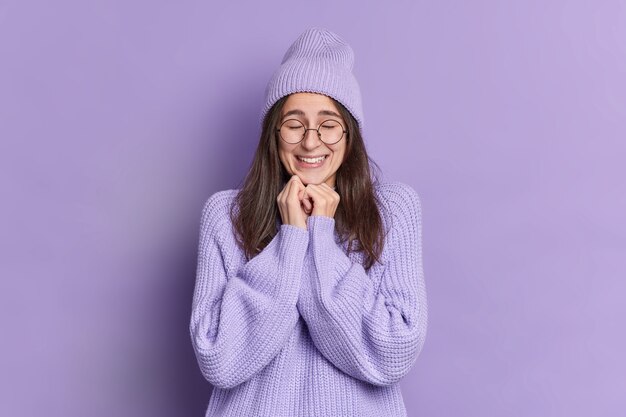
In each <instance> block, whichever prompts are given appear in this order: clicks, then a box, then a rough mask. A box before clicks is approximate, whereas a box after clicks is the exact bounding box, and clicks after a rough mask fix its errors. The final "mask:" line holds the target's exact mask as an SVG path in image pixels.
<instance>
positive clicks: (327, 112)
mask: <svg viewBox="0 0 626 417" xmlns="http://www.w3.org/2000/svg"><path fill="white" fill-rule="evenodd" d="M292 114H295V115H297V116H304V115H305V114H304V112H303V111H302V110H300V109H294V110H289V111H288V112H287V113H285V114H283V117H282V118H283V119H284V118H285V117H287V116H291V115H292ZM317 115H318V116H335V117H339V118H340V119H341V115H339V114H337V113H335V112H334V111H332V110H320V111H319V112H317Z"/></svg>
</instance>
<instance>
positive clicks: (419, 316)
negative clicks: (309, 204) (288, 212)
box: [190, 182, 428, 417]
mask: <svg viewBox="0 0 626 417" xmlns="http://www.w3.org/2000/svg"><path fill="white" fill-rule="evenodd" d="M237 191H238V190H223V191H218V192H216V193H214V194H213V195H212V196H210V197H209V199H208V200H207V202H206V203H205V205H204V208H203V211H202V217H201V228H200V242H199V248H198V269H197V275H196V285H195V289H194V295H193V303H192V313H191V322H190V333H191V340H192V344H193V347H194V351H195V353H196V358H197V360H198V364H199V366H200V370H201V372H202V374H203V375H204V377H205V378H206V379H207V381H209V382H210V383H211V384H212V385H213V386H214V389H213V393H212V395H211V398H210V400H209V404H208V407H207V410H206V417H209V416H237V417H242V416H261V417H280V416H289V417H296V416H333V417H335V416H359V417H362V416H372V417H379V416H388V417H395V416H406V410H405V407H404V402H403V398H402V393H401V391H400V387H399V384H398V382H399V381H400V380H401V378H402V377H403V376H404V375H406V374H407V372H408V371H409V370H410V369H411V367H412V366H413V364H414V363H415V361H416V359H417V357H418V355H419V353H420V352H421V349H422V347H423V345H424V340H425V337H426V329H427V322H428V312H427V311H428V310H427V301H426V287H425V282H424V274H423V267H422V243H421V242H422V224H421V219H422V212H421V202H420V198H419V196H418V194H417V193H416V192H415V190H413V188H411V187H410V186H409V185H407V184H404V183H401V182H384V183H380V184H378V185H377V186H376V188H375V192H376V195H377V197H378V199H379V201H380V205H379V208H380V211H381V215H382V217H383V227H384V230H385V231H386V232H388V233H387V235H386V238H385V247H384V250H383V254H382V259H381V261H382V264H379V263H375V264H374V266H373V267H372V268H371V269H370V270H369V271H367V272H366V271H365V269H364V268H363V266H362V265H363V264H364V255H363V254H362V253H360V252H357V253H350V254H349V255H347V254H346V252H347V250H346V249H347V242H346V243H344V244H341V243H340V241H339V235H338V234H337V232H336V230H335V220H334V219H333V218H331V217H327V216H310V217H309V218H308V219H307V229H306V230H305V229H302V228H299V227H296V226H292V225H286V224H282V225H280V228H279V231H278V233H277V234H276V236H274V238H273V239H272V241H271V242H270V243H269V244H268V245H267V246H266V247H265V248H264V249H263V251H261V252H260V253H259V254H258V255H256V256H255V257H254V258H252V259H251V260H249V261H248V262H246V261H245V258H244V256H243V252H242V251H241V250H240V249H239V247H238V246H237V244H236V242H235V236H234V233H233V230H232V225H231V223H230V220H229V216H228V211H229V209H230V205H231V203H232V201H233V198H234V197H235V195H236V193H237Z"/></svg>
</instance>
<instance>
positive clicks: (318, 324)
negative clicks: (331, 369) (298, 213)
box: [297, 183, 427, 385]
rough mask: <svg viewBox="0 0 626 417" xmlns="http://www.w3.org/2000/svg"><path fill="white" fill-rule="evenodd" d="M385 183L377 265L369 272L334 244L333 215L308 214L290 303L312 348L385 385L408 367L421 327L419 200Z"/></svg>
mask: <svg viewBox="0 0 626 417" xmlns="http://www.w3.org/2000/svg"><path fill="white" fill-rule="evenodd" d="M391 187H393V188H392V189H390V191H389V192H388V193H387V195H386V196H385V197H384V198H385V199H387V204H388V205H389V212H387V213H383V214H385V215H386V216H387V219H388V220H389V221H391V223H392V230H391V232H390V234H389V235H388V236H387V239H386V242H385V249H384V250H383V254H382V262H383V263H384V265H382V266H380V265H376V264H375V266H373V267H372V268H370V271H369V274H368V273H366V271H365V270H364V269H363V267H362V265H361V264H359V263H353V262H352V261H351V260H350V258H349V257H348V256H347V255H346V254H345V253H344V252H343V250H342V248H341V247H340V246H339V245H338V244H337V243H336V242H335V240H334V235H333V233H334V227H335V220H334V218H331V217H327V216H311V217H309V218H308V220H307V226H308V229H309V242H310V246H309V253H310V255H311V257H312V260H311V261H310V262H311V263H312V268H310V269H311V276H310V277H307V278H306V279H305V280H304V282H303V284H302V288H301V292H300V297H299V299H298V303H297V307H298V309H299V310H300V314H301V315H302V317H303V318H304V319H305V321H306V323H307V326H308V328H309V332H310V334H311V338H312V339H313V341H314V343H315V345H316V346H317V348H318V349H319V350H320V352H321V353H322V354H323V355H324V356H325V357H326V358H327V359H328V360H329V361H330V362H332V363H333V364H334V365H335V366H337V367H338V368H339V369H341V370H342V371H343V372H345V373H347V374H349V375H350V376H352V377H354V378H357V379H360V380H363V381H366V382H369V383H371V384H374V385H390V384H393V383H395V382H397V381H399V380H400V379H401V378H402V377H403V376H404V375H405V374H406V373H407V372H408V371H409V370H410V368H411V367H412V366H413V363H414V362H415V360H416V359H417V356H418V355H419V353H420V351H421V349H422V346H423V344H424V339H425V337H426V327H427V303H426V288H425V283H424V276H423V268H422V254H421V250H422V245H421V239H422V226H421V203H420V199H419V196H418V194H417V193H416V192H415V191H414V190H413V189H412V188H411V187H409V186H407V185H404V184H403V183H395V184H394V185H393V186H391ZM375 282H380V285H375Z"/></svg>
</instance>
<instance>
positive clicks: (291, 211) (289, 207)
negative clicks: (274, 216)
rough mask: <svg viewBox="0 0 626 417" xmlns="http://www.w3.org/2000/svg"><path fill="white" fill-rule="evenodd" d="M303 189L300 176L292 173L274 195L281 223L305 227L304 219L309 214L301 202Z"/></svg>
mask: <svg viewBox="0 0 626 417" xmlns="http://www.w3.org/2000/svg"><path fill="white" fill-rule="evenodd" d="M304 190H305V186H304V184H303V183H302V181H301V180H300V177H298V176H297V175H293V176H292V177H291V178H290V179H289V181H288V182H287V184H285V186H284V187H283V189H282V191H281V192H280V193H279V194H278V196H277V197H276V203H277V204H278V210H279V211H280V217H281V218H282V221H283V224H290V225H293V226H297V227H301V228H303V229H306V219H308V217H309V214H308V213H307V212H306V211H305V208H304V207H303V203H302V200H303V196H304ZM308 204H309V206H310V204H311V203H310V202H308ZM309 213H310V210H309Z"/></svg>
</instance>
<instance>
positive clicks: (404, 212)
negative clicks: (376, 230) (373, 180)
mask: <svg viewBox="0 0 626 417" xmlns="http://www.w3.org/2000/svg"><path fill="white" fill-rule="evenodd" d="M374 189H375V193H376V197H377V199H378V201H379V204H380V206H381V215H382V216H383V217H385V218H386V221H388V222H390V223H391V224H394V225H396V226H400V227H418V226H419V225H420V224H421V219H422V201H421V197H420V195H419V193H418V192H417V191H415V189H414V188H413V187H412V186H410V185H409V184H406V183H404V182H401V181H385V182H380V183H377V184H376V185H375V187H374Z"/></svg>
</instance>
